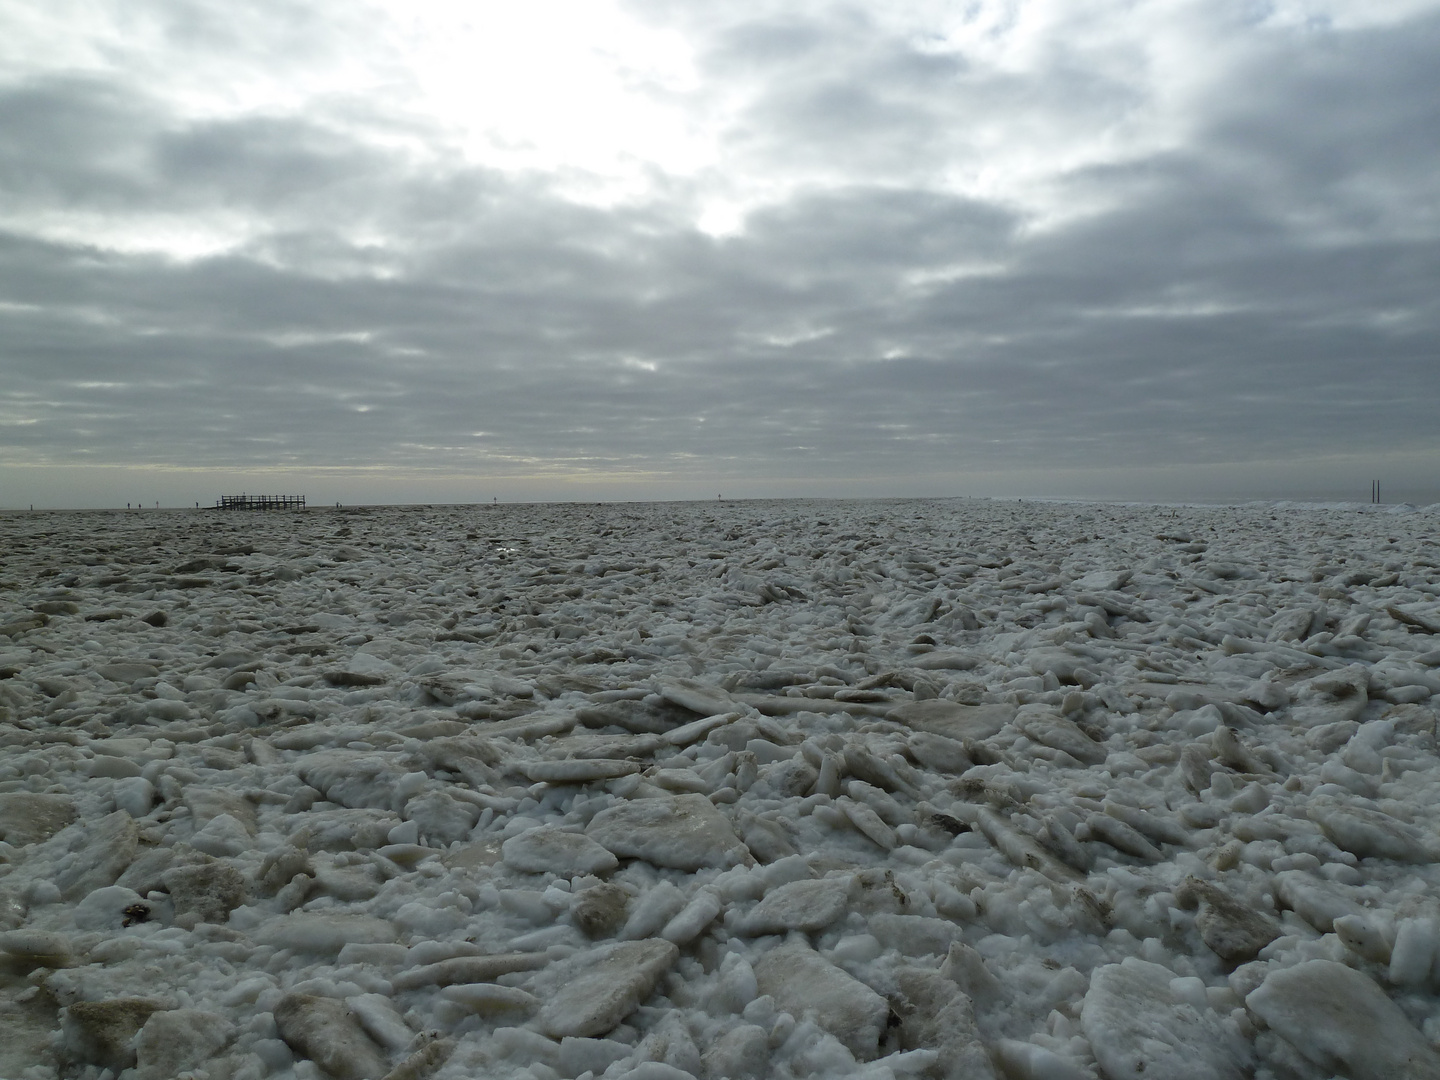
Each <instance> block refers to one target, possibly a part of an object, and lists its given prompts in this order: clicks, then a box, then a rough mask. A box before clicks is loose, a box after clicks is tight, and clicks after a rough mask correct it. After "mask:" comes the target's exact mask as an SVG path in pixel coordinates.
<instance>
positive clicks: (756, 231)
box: [0, 0, 1440, 505]
mask: <svg viewBox="0 0 1440 1080" xmlns="http://www.w3.org/2000/svg"><path fill="white" fill-rule="evenodd" d="M147 7H148V9H149V15H148V16H147V19H146V20H142V21H140V22H135V21H134V20H129V19H127V18H126V11H129V10H130V9H128V8H127V9H125V11H122V9H121V7H120V6H116V7H115V8H114V9H113V10H111V9H107V8H106V7H105V5H103V4H102V5H95V4H79V3H76V4H73V5H70V4H65V3H58V4H55V5H50V6H49V10H48V11H47V12H45V13H43V14H36V13H34V12H33V11H27V10H26V6H25V5H20V4H14V3H0V28H3V27H7V26H8V27H9V30H10V33H8V34H4V33H0V38H3V39H5V40H7V41H9V45H8V46H0V53H4V55H0V61H3V63H0V71H7V72H10V73H11V74H9V75H8V76H6V77H5V78H4V79H3V81H0V368H3V371H4V378H3V380H0V483H8V484H9V485H10V487H11V488H12V491H11V493H9V494H0V503H10V504H11V505H13V504H14V503H16V502H24V501H28V500H27V499H25V498H24V493H23V492H22V491H21V490H20V488H22V487H24V485H25V484H30V483H32V481H31V479H28V478H32V477H33V476H35V475H37V471H36V467H46V468H50V469H53V470H55V472H54V474H53V475H54V476H56V477H58V476H61V475H64V476H73V475H74V470H76V469H85V468H97V467H99V466H115V467H134V468H142V469H150V470H152V471H156V472H157V474H158V473H161V472H165V471H166V470H182V469H187V470H195V472H192V473H190V474H189V476H190V479H189V480H181V479H175V478H171V479H170V480H167V481H166V483H167V484H168V485H169V487H167V488H166V490H165V492H164V495H165V497H166V498H167V499H168V498H171V497H172V495H173V497H174V498H175V499H177V500H183V499H188V498H189V497H190V495H189V490H188V488H186V489H185V490H182V488H185V485H186V484H190V485H191V486H192V487H195V488H196V490H197V494H196V495H195V497H196V498H210V497H213V496H212V495H211V492H210V490H209V487H210V486H212V485H211V480H212V479H213V478H214V477H218V476H220V475H222V474H223V475H226V476H230V475H243V474H248V475H251V476H264V475H265V474H267V473H273V471H274V470H292V471H293V472H295V473H296V474H297V475H305V476H307V477H310V476H316V477H318V476H323V475H325V474H326V473H325V471H326V470H329V471H330V473H331V474H332V475H339V474H341V473H344V472H345V471H346V470H363V471H364V475H366V476H368V477H370V478H371V480H372V481H374V482H375V485H374V486H373V490H374V492H376V493H378V494H385V493H386V492H388V491H390V489H388V488H386V487H385V485H384V483H383V482H382V481H383V478H384V477H385V476H387V475H392V474H393V475H397V476H398V475H401V474H405V475H432V476H434V477H437V478H450V479H453V480H454V481H455V483H454V484H453V485H452V486H451V487H450V488H447V487H446V486H445V483H441V482H439V481H437V483H436V484H434V485H431V487H429V488H427V489H426V490H427V492H429V497H431V498H435V497H444V496H445V494H446V492H447V491H453V495H452V497H455V498H467V497H471V495H472V494H473V493H474V491H475V490H476V488H475V484H477V483H478V484H481V485H482V486H483V485H485V484H489V485H490V486H491V487H494V486H495V485H496V484H501V485H503V490H504V491H505V492H506V493H507V494H514V495H520V496H524V495H530V496H536V497H540V496H554V495H556V494H563V493H564V492H565V491H566V490H571V489H573V490H574V491H575V492H580V493H584V492H588V491H592V490H602V489H603V490H604V491H606V492H607V493H616V494H627V495H631V496H634V497H645V495H646V493H647V492H650V493H659V494H668V493H674V492H687V493H688V492H691V491H692V489H693V492H694V493H704V492H710V491H713V490H717V487H716V485H723V488H724V489H725V490H729V491H733V492H734V493H736V494H743V493H745V492H747V491H753V492H755V493H771V492H773V491H778V490H780V489H779V488H777V487H776V486H775V485H777V484H783V485H789V487H788V488H786V489H785V490H786V491H787V493H792V494H806V493H809V491H808V489H807V487H806V485H807V484H808V485H810V487H811V488H813V489H814V491H815V493H821V492H822V491H823V492H824V493H827V494H833V493H845V492H847V491H848V492H853V493H855V494H875V493H880V492H885V491H894V492H895V493H897V494H907V493H912V492H921V491H924V492H937V493H938V492H942V491H954V492H955V493H965V492H966V491H967V490H974V489H975V487H976V486H977V485H978V486H979V487H982V488H983V487H984V486H985V484H986V483H989V484H991V486H993V485H994V484H995V483H999V481H998V480H996V479H995V478H997V477H1010V478H1012V479H1013V478H1014V477H1016V476H1018V475H1021V474H1024V475H1028V476H1030V477H1031V478H1032V480H1031V481H1028V482H1027V484H1025V485H1021V486H1022V487H1027V490H1028V491H1035V490H1041V491H1044V481H1043V477H1045V476H1047V475H1049V476H1051V477H1052V478H1053V482H1052V483H1051V484H1050V487H1051V489H1052V490H1048V491H1044V493H1048V494H1056V495H1063V494H1086V493H1105V494H1117V493H1119V491H1120V489H1123V484H1121V485H1120V488H1117V489H1115V490H1111V489H1110V488H1114V485H1111V486H1110V488H1106V490H1105V491H1103V492H1101V491H1100V488H1105V487H1106V486H1105V485H1104V484H1103V483H1101V484H1100V485H1099V487H1097V486H1096V484H1097V483H1098V480H1097V478H1099V477H1102V476H1103V475H1104V474H1105V473H1106V472H1107V470H1108V471H1110V472H1112V473H1113V475H1114V476H1115V477H1122V476H1126V475H1129V474H1128V473H1127V472H1126V471H1127V470H1134V469H1137V468H1142V467H1143V468H1149V469H1157V468H1158V469H1161V470H1165V469H1172V470H1181V471H1183V470H1185V469H1187V468H1192V467H1204V468H1208V469H1209V470H1210V473H1209V474H1208V475H1210V476H1211V477H1212V479H1214V482H1215V483H1218V484H1220V485H1221V486H1224V485H1225V484H1226V483H1230V484H1231V486H1232V487H1233V488H1234V490H1236V491H1237V492H1239V491H1241V489H1242V488H1244V487H1245V484H1246V480H1245V478H1246V477H1249V476H1254V475H1257V473H1256V472H1255V470H1256V469H1257V468H1259V463H1268V464H1267V465H1266V466H1265V467H1266V468H1269V467H1271V466H1274V467H1278V468H1280V469H1281V471H1282V472H1284V473H1285V475H1286V476H1288V477H1289V480H1288V481H1287V483H1290V484H1292V485H1295V484H1298V485H1300V486H1301V487H1304V486H1305V485H1307V484H1308V485H1309V487H1310V488H1313V489H1314V490H1313V492H1312V491H1311V490H1309V489H1307V490H1305V491H1298V490H1297V491H1294V492H1289V491H1275V492H1273V494H1277V495H1285V494H1311V493H1329V492H1328V490H1327V484H1333V483H1335V482H1336V481H1335V477H1337V476H1343V477H1344V482H1345V483H1351V482H1353V476H1352V474H1353V475H1354V476H1358V475H1366V476H1367V478H1368V475H1369V472H1368V471H1367V470H1378V469H1381V468H1382V467H1395V466H1394V463H1395V462H1398V461H1402V460H1404V461H1409V462H1411V463H1412V464H1413V463H1415V462H1419V463H1420V464H1421V465H1422V466H1423V464H1424V462H1426V461H1440V434H1437V432H1440V428H1437V426H1436V424H1435V421H1434V403H1435V402H1436V401H1437V400H1440V349H1437V346H1440V191H1437V184H1436V180H1435V177H1436V176H1440V141H1437V140H1436V138H1435V136H1434V133H1435V132H1436V131H1440V70H1437V68H1436V65H1435V64H1434V57H1435V56H1436V55H1440V5H1436V4H1419V3H1416V4H1409V5H1403V4H1397V5H1394V6H1393V7H1392V8H1387V7H1386V6H1384V5H1377V4H1367V5H1364V6H1363V7H1361V6H1360V5H1348V6H1347V5H1340V4H1336V5H1332V6H1331V7H1330V8H1328V9H1327V8H1326V7H1325V6H1323V5H1318V4H1306V5H1289V6H1287V5H1283V4H1276V5H1269V6H1263V5H1261V6H1257V5H1254V4H1249V3H1245V4H1241V3H1233V4H1227V3H1220V4H1215V3H1203V4H1201V3H1195V4H1184V3H1180V4H1176V3H1159V2H1151V3H1144V2H1142V3H1139V4H1125V5H1120V4H1115V5H1114V6H1113V10H1111V11H1110V12H1108V13H1107V12H1106V11H1105V9H1104V8H1103V7H1102V6H1097V5H1093V4H1086V5H1076V4H1073V3H1059V2H1050V3H1036V4H1026V5H1020V4H1014V3H990V2H985V3H977V4H975V5H970V6H969V8H968V10H967V15H966V16H965V17H957V16H955V15H954V14H953V9H954V7H955V6H954V5H924V4H911V5H897V6H894V7H887V6H883V5H882V6H875V5H856V6H845V5H840V4H815V5H805V4H794V3H785V4H771V5H767V4H764V3H756V4H737V5H724V6H723V14H717V12H715V11H711V10H708V9H709V8H710V7H712V6H710V5H689V4H673V3H664V2H659V0H656V2H639V0H637V2H635V3H631V4H629V5H626V6H624V7H617V8H613V9H612V8H606V7H603V6H598V7H597V6H594V5H585V6H584V8H582V9H580V10H579V11H575V10H570V9H568V8H566V7H565V6H564V5H559V4H556V5H552V6H549V7H541V8H539V9H537V11H538V14H537V15H536V17H535V19H533V20H532V21H531V22H527V23H502V22H497V21H487V19H486V17H484V16H480V15H477V16H475V17H474V18H473V20H472V21H470V22H467V21H466V15H465V13H464V10H454V9H450V8H446V7H445V6H444V5H440V4H433V5H429V6H426V5H421V6H419V7H414V8H411V7H407V8H406V9H405V10H403V11H402V10H401V9H399V8H396V9H390V8H386V7H384V6H379V5H376V6H373V7H369V8H365V7H357V6H353V5H338V4H336V5H331V6H326V5H324V4H320V5H315V4H305V5H299V4H293V3H289V2H285V0H270V2H268V3H264V4H254V5H247V10H246V12H245V13H244V14H243V15H237V16H236V17H235V18H231V17H229V16H227V17H226V19H225V20H224V21H223V22H222V21H217V20H216V19H215V18H214V17H213V16H212V14H211V13H210V6H209V5H202V4H199V3H190V2H184V0H163V2H157V3H155V4H152V5H147ZM1082 8H1083V10H1082ZM410 12H413V14H411V13H410ZM42 40H43V41H57V40H60V41H63V42H64V47H63V48H60V47H55V48H50V47H46V48H41V47H40V45H39V42H41V41H42ZM6 50H8V52H6ZM1387 463H1388V465H1387ZM67 470H68V471H67ZM307 470H308V472H307ZM1077 470H1078V471H1079V473H1083V474H1084V475H1085V476H1087V477H1089V480H1086V481H1084V482H1077V481H1076V480H1075V476H1076V475H1079V473H1077ZM1227 470H1228V473H1227ZM1286 470H1288V472H1287V471H1286ZM1357 470H1358V471H1357ZM42 471H43V470H42ZM212 471H213V472H212ZM1262 471H1263V470H1262ZM181 475H182V474H181V473H178V472H177V473H175V476H176V477H179V476H181ZM1176 475H1177V476H1179V475H1180V474H1179V473H1177V474H1176ZM1227 475H1228V476H1229V477H1230V479H1229V480H1226V479H1225V477H1226V476H1227ZM1265 475H1269V474H1268V473H1266V474H1265ZM21 476H24V477H26V478H27V479H26V480H25V481H24V482H23V483H21V482H20V481H19V480H18V479H16V478H19V477H21ZM7 477H9V479H8V480H7ZM985 477H989V478H990V480H988V481H986V480H982V479H980V478H985ZM1035 478H1042V479H1035ZM1215 478H1218V479H1215ZM316 483H319V484H322V485H323V483H324V482H323V480H317V481H316ZM1077 483H1078V486H1077ZM1037 484H1038V485H1039V487H1038V488H1037V486H1036V485H1037ZM1087 484H1088V485H1089V489H1090V490H1085V489H1086V486H1087ZM1174 484H1175V489H1174V490H1173V491H1169V492H1167V491H1165V490H1162V489H1163V487H1164V485H1163V484H1162V485H1160V487H1159V488H1156V489H1155V490H1148V491H1146V492H1144V494H1145V495H1146V496H1147V497H1164V496H1166V495H1167V494H1168V495H1170V496H1171V497H1187V496H1190V495H1193V494H1195V492H1193V491H1186V490H1181V488H1182V487H1183V486H1184V482H1183V481H1182V480H1180V479H1176V480H1175V482H1174ZM17 485H18V486H17ZM567 485H568V487H567ZM1002 486H1003V485H1002ZM61 487H63V484H62V485H61ZM354 490H358V489H355V488H354V487H353V486H352V487H351V488H347V494H348V493H350V492H351V491H354ZM1366 490H1368V484H1367V486H1366ZM1254 493H1255V494H1260V493H1261V492H1254ZM361 494H362V496H363V492H361ZM54 497H55V499H56V500H57V501H60V502H64V501H65V495H64V494H63V492H58V493H56V494H55V496H54ZM82 497H83V496H82V495H81V494H80V493H79V492H78V490H77V492H76V493H75V494H74V495H73V497H72V500H73V499H81V498H82ZM352 497H355V496H353V495H352ZM1360 497H1362V498H1363V497H1364V496H1363V494H1362V495H1360ZM31 498H32V499H33V498H34V495H33V494H32V495H31Z"/></svg>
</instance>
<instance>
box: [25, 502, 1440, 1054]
mask: <svg viewBox="0 0 1440 1080" xmlns="http://www.w3.org/2000/svg"><path fill="white" fill-rule="evenodd" d="M1437 523H1440V514H1437V513H1435V512H1433V511H1416V510H1413V509H1408V508H1401V509H1390V508H1379V507H1368V506H1364V507H1362V506H1351V507H1335V506H1331V507H1324V508H1306V507H1301V506H1260V505H1250V506H1245V507H1229V508H1217V507H1209V508H1207V507H1165V508H1157V507H1137V506H1124V507H1119V506H1101V505H1076V504H1056V503H1024V504H1017V503H1000V502H984V501H979V502H971V501H896V502H762V503H745V502H738V503H715V504H696V503H679V504H675V503H670V504H636V505H604V506H585V505H549V506H502V507H488V506H480V507H436V508H430V507H411V508H385V509H357V510H310V511H307V512H296V513H270V514H264V513H243V512H236V513H231V514H221V513H219V512H217V511H193V512H155V511H149V512H141V513H128V514H127V513H44V514H16V515H10V516H6V517H3V518H0V552H3V555H0V600H3V609H0V623H3V625H0V635H4V636H3V637H0V676H3V677H0V838H3V843H0V931H3V932H0V1076H3V1077H4V1078H6V1080H20V1078H27V1080H40V1078H52V1077H56V1076H57V1075H58V1076H66V1077H71V1076H73V1077H85V1078H92V1080H94V1078H99V1077H107V1076H108V1077H123V1078H125V1080H130V1078H136V1080H138V1078H142V1077H143V1078H145V1080H174V1078H177V1077H189V1076H193V1077H197V1078H206V1077H208V1078H210V1080H222V1078H229V1080H259V1078H261V1077H292V1076H293V1077H305V1078H319V1077H324V1076H330V1075H333V1076H336V1077H345V1078H349V1077H380V1076H391V1077H395V1078H400V1077H427V1076H433V1077H436V1078H454V1080H459V1078H462V1077H479V1076H484V1077H495V1078H505V1077H530V1078H537V1080H538V1078H554V1077H557V1076H558V1077H588V1076H594V1077H600V1076H606V1077H612V1078H615V1077H632V1078H635V1080H683V1078H684V1077H699V1078H708V1077H723V1076H729V1077H733V1078H736V1080H739V1078H741V1077H782V1078H783V1077H800V1076H822V1077H841V1076H848V1075H854V1076H864V1077H870V1078H875V1080H881V1078H890V1077H894V1078H899V1080H904V1078H908V1077H955V1078H960V1077H965V1078H982V1077H989V1076H997V1077H998V1076H1011V1077H1021V1078H1044V1080H1054V1078H1069V1077H1097V1076H1103V1077H1107V1078H1109V1080H1122V1078H1123V1080H1134V1078H1137V1077H1153V1078H1157V1080H1176V1078H1191V1077H1193V1078H1226V1077H1236V1078H1238V1077H1246V1076H1251V1075H1255V1076H1260V1077H1277V1078H1280V1077H1302V1078H1323V1077H1329V1076H1331V1075H1335V1074H1339V1075H1342V1076H1350V1077H1357V1078H1370V1077H1374V1078H1386V1080H1389V1078H1395V1077H1440V1056H1437V1053H1436V1049H1435V1043H1436V1041H1437V1040H1440V998H1437V988H1440V951H1437V944H1440V893H1437V889H1436V886H1437V884H1440V873H1437V869H1436V859H1437V858H1440V832H1437V823H1440V769H1437V766H1440V758H1437V747H1436V711H1435V708H1434V706H1433V705H1432V701H1440V698H1432V696H1431V695H1432V694H1435V693H1440V670H1437V665H1440V545H1437V543H1436V541H1435V540H1434V539H1433V536H1434V533H1435V527H1436V525H1437Z"/></svg>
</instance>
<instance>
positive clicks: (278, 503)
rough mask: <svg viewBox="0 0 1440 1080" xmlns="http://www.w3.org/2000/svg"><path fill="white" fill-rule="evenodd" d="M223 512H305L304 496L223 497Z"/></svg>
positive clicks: (220, 503) (221, 500)
mask: <svg viewBox="0 0 1440 1080" xmlns="http://www.w3.org/2000/svg"><path fill="white" fill-rule="evenodd" d="M215 505H216V506H217V507H219V508H220V509H221V510H303V509H305V496H304V495H221V496H220V501H219V502H217V503H216V504H215Z"/></svg>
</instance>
